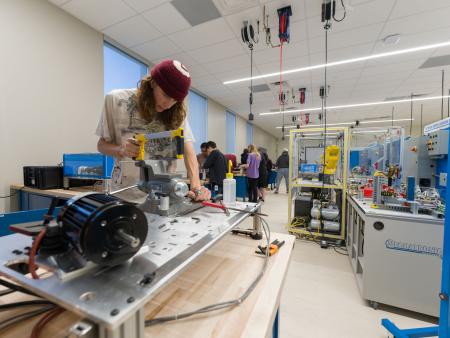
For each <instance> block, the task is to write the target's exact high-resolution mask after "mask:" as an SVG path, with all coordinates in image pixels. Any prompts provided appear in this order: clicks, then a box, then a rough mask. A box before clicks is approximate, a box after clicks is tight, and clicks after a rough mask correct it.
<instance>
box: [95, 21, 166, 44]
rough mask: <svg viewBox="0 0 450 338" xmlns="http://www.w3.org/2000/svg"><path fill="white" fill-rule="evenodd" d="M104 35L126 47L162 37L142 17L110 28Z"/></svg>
mask: <svg viewBox="0 0 450 338" xmlns="http://www.w3.org/2000/svg"><path fill="white" fill-rule="evenodd" d="M103 33H105V34H106V35H107V36H109V37H111V38H113V39H114V40H116V41H118V42H120V43H121V44H122V45H124V46H126V47H130V46H135V45H138V44H141V43H143V42H146V41H149V40H154V39H156V38H157V37H159V36H161V33H160V32H159V31H158V30H157V29H156V28H155V27H153V26H152V25H151V24H149V23H148V22H147V21H145V19H144V18H143V17H141V16H140V15H138V16H135V17H132V18H129V19H126V20H125V21H121V22H120V23H117V24H115V25H112V26H109V27H108V28H107V29H105V30H104V31H103Z"/></svg>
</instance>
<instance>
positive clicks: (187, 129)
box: [181, 117, 195, 143]
mask: <svg viewBox="0 0 450 338" xmlns="http://www.w3.org/2000/svg"><path fill="white" fill-rule="evenodd" d="M181 127H182V128H183V129H184V143H186V142H195V138H194V135H193V134H192V129H191V125H190V124H189V121H188V119H187V117H186V119H185V120H184V122H183V124H182V125H181Z"/></svg>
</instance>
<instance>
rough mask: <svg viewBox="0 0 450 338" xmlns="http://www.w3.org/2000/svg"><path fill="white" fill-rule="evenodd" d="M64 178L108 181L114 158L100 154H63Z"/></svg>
mask: <svg viewBox="0 0 450 338" xmlns="http://www.w3.org/2000/svg"><path fill="white" fill-rule="evenodd" d="M63 164H64V177H80V178H92V179H108V178H111V173H112V170H113V167H114V158H113V157H111V156H107V155H104V154H100V153H84V154H63Z"/></svg>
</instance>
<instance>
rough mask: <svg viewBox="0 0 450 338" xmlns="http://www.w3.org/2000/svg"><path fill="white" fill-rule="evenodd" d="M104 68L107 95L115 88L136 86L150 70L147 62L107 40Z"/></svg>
mask: <svg viewBox="0 0 450 338" xmlns="http://www.w3.org/2000/svg"><path fill="white" fill-rule="evenodd" d="M103 68H104V75H103V76H104V81H105V82H104V90H105V95H106V94H107V93H109V92H110V91H111V90H113V89H125V88H136V87H137V83H138V81H139V80H140V79H141V78H142V77H144V76H145V75H147V72H148V66H147V65H146V64H144V63H142V62H141V61H139V60H137V59H135V58H134V57H132V56H130V55H128V54H127V53H125V52H123V51H121V50H120V49H118V48H117V47H114V46H113V45H111V44H109V43H107V42H106V41H105V42H104V43H103Z"/></svg>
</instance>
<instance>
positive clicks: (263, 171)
mask: <svg viewBox="0 0 450 338" xmlns="http://www.w3.org/2000/svg"><path fill="white" fill-rule="evenodd" d="M258 151H259V153H260V154H261V162H260V163H259V178H258V196H259V199H260V200H261V201H263V202H264V200H265V199H266V188H267V186H268V184H267V180H268V177H269V173H268V172H267V161H268V160H269V155H267V151H266V149H264V148H262V147H259V148H258Z"/></svg>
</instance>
